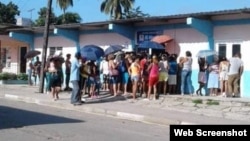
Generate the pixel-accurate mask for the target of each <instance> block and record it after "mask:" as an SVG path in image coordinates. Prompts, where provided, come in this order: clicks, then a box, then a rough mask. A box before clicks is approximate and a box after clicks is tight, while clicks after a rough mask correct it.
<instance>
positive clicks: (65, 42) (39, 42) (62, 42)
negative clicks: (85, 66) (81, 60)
mask: <svg viewBox="0 0 250 141" xmlns="http://www.w3.org/2000/svg"><path fill="white" fill-rule="evenodd" d="M34 42H35V43H34V45H35V49H36V50H39V51H41V52H42V48H43V37H37V38H35V41H34ZM50 47H63V57H66V54H68V53H70V54H74V53H75V52H76V45H75V43H74V42H73V41H71V40H69V39H66V38H64V37H61V36H50V37H49V41H48V50H47V56H48V55H49V48H50ZM39 57H40V58H41V57H42V54H41V55H39Z"/></svg>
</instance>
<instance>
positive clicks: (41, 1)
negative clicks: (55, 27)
mask: <svg viewBox="0 0 250 141" xmlns="http://www.w3.org/2000/svg"><path fill="white" fill-rule="evenodd" d="M0 1H1V2H2V3H5V4H7V3H9V2H10V1H12V2H13V3H15V4H16V5H18V7H19V10H20V15H19V17H24V18H32V20H35V19H37V18H38V14H37V13H38V11H39V10H40V8H42V7H45V6H46V5H47V0H0ZM73 1H74V6H73V7H70V8H69V9H67V11H68V12H76V13H78V14H79V15H80V16H81V18H82V22H83V23H85V22H96V21H105V20H109V15H105V14H104V13H101V12H100V5H101V3H102V1H103V0H73ZM135 1H136V2H135V4H134V8H136V7H138V6H140V9H141V10H142V11H143V12H144V13H147V14H149V15H150V16H166V15H174V14H186V13H194V12H205V11H216V10H229V9H239V8H246V7H248V8H250V0H135ZM31 9H33V10H32V12H29V11H30V10H31ZM53 10H54V13H55V14H56V16H59V15H60V14H62V13H63V12H62V10H61V9H60V8H59V6H57V5H56V0H53Z"/></svg>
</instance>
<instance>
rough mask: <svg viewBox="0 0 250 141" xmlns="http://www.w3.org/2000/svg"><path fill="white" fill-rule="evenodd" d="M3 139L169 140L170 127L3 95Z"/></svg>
mask: <svg viewBox="0 0 250 141" xmlns="http://www.w3.org/2000/svg"><path fill="white" fill-rule="evenodd" d="M0 137H1V138H0V141H20V140H22V141H25V140H26V141H28V140H33V141H45V140H50V141H80V140H81V141H83V140H84V141H98V140H100V141H106V140H107V141H141V140H142V141H153V140H157V141H168V140H169V127H167V126H159V125H153V124H146V123H140V122H133V121H128V120H121V119H116V118H112V117H105V116H99V115H94V114H86V113H82V112H75V111H69V110H63V109H56V108H52V107H46V106H39V105H36V104H27V103H23V102H17V101H9V100H3V99H0Z"/></svg>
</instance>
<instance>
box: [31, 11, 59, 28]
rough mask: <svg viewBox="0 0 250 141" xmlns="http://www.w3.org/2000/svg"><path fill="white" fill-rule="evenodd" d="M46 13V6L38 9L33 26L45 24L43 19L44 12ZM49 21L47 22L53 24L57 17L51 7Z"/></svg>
mask: <svg viewBox="0 0 250 141" xmlns="http://www.w3.org/2000/svg"><path fill="white" fill-rule="evenodd" d="M46 13H47V8H46V7H42V8H41V9H40V11H39V12H38V15H39V16H38V19H37V20H36V21H35V26H45V20H46V15H47V14H46ZM50 13H51V14H50V22H49V24H55V23H56V20H57V17H56V15H55V13H54V12H53V9H52V8H51V11H50Z"/></svg>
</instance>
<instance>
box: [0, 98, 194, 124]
mask: <svg viewBox="0 0 250 141" xmlns="http://www.w3.org/2000/svg"><path fill="white" fill-rule="evenodd" d="M0 98H3V99H9V100H15V101H23V102H26V103H33V104H38V105H43V106H50V107H54V108H60V109H66V110H72V111H78V112H84V113H90V114H98V115H104V116H109V117H115V118H119V119H125V120H130V121H137V122H143V123H148V124H157V125H165V126H169V125H172V124H175V125H176V124H177V125H178V124H179V125H187V124H193V123H189V122H185V121H178V120H172V119H166V118H161V117H153V116H146V115H140V114H133V113H127V112H121V111H114V110H108V109H103V108H94V107H89V106H73V105H71V104H65V103H56V102H52V101H51V102H49V101H45V100H39V99H36V98H30V97H24V96H17V95H13V94H4V95H2V96H1V95H0Z"/></svg>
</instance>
